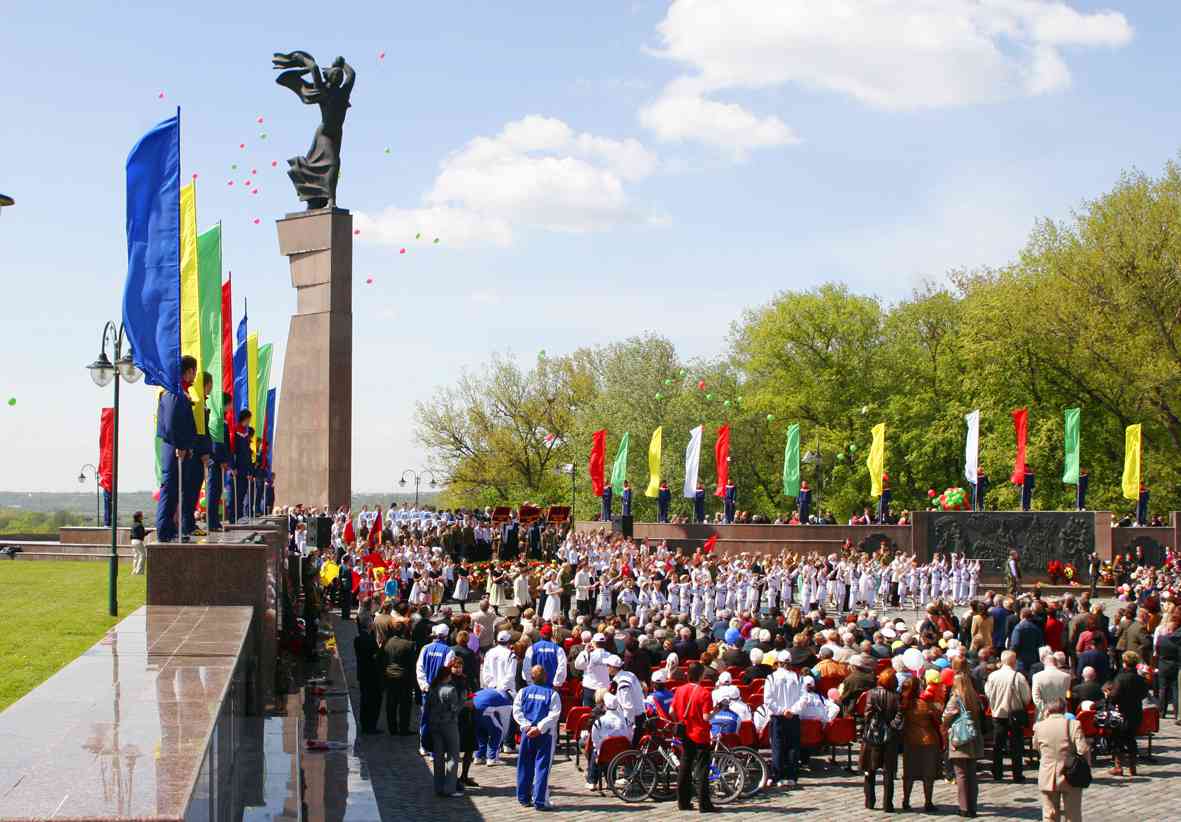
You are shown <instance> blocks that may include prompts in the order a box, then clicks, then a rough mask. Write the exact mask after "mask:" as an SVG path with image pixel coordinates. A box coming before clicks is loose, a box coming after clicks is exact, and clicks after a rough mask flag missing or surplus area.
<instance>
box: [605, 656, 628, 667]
mask: <svg viewBox="0 0 1181 822" xmlns="http://www.w3.org/2000/svg"><path fill="white" fill-rule="evenodd" d="M603 664H604V665H606V666H607V667H608V668H622V667H623V660H622V659H620V658H619V657H617V656H616V655H615V654H611V656H609V657H607V658H606V659H604V660H603Z"/></svg>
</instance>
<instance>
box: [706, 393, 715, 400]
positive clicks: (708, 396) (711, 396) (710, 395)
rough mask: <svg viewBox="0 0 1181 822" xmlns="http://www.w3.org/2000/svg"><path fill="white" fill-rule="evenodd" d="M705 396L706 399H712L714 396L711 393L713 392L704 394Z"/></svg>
mask: <svg viewBox="0 0 1181 822" xmlns="http://www.w3.org/2000/svg"><path fill="white" fill-rule="evenodd" d="M705 398H706V399H707V400H712V399H713V398H714V395H713V394H706V395H705Z"/></svg>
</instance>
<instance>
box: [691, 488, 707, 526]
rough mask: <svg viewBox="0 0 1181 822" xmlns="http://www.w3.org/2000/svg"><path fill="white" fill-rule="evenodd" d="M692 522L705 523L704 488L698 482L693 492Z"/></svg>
mask: <svg viewBox="0 0 1181 822" xmlns="http://www.w3.org/2000/svg"><path fill="white" fill-rule="evenodd" d="M693 521H694V522H705V486H704V485H702V484H701V483H700V482H698V483H697V490H696V491H694V492H693Z"/></svg>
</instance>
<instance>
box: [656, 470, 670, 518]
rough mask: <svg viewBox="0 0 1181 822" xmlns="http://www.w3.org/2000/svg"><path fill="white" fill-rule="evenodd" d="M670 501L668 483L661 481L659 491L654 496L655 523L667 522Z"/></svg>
mask: <svg viewBox="0 0 1181 822" xmlns="http://www.w3.org/2000/svg"><path fill="white" fill-rule="evenodd" d="M671 501H672V492H671V491H669V490H668V482H667V481H665V480H661V482H660V491H659V492H658V493H657V496H656V521H657V522H668V505H669V502H671Z"/></svg>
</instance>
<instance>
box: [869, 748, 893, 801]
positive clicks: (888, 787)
mask: <svg viewBox="0 0 1181 822" xmlns="http://www.w3.org/2000/svg"><path fill="white" fill-rule="evenodd" d="M879 770H881V772H882V792H883V797H882V801H883V803H884V804H883V806H882V807H885V808H892V807H894V780H895V778H896V777H897V776H898V745H897V744H893V745H887V746H886V747H885V748H884V749H883V750H882V767H881V768H880V769H879ZM876 779H877V771H876V770H875V771H866V772H865V807H867V808H872V807H873V806H874V804H875V803H876V802H877V796H876V794H875V792H874V787H875V785H874V783H875V781H876Z"/></svg>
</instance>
